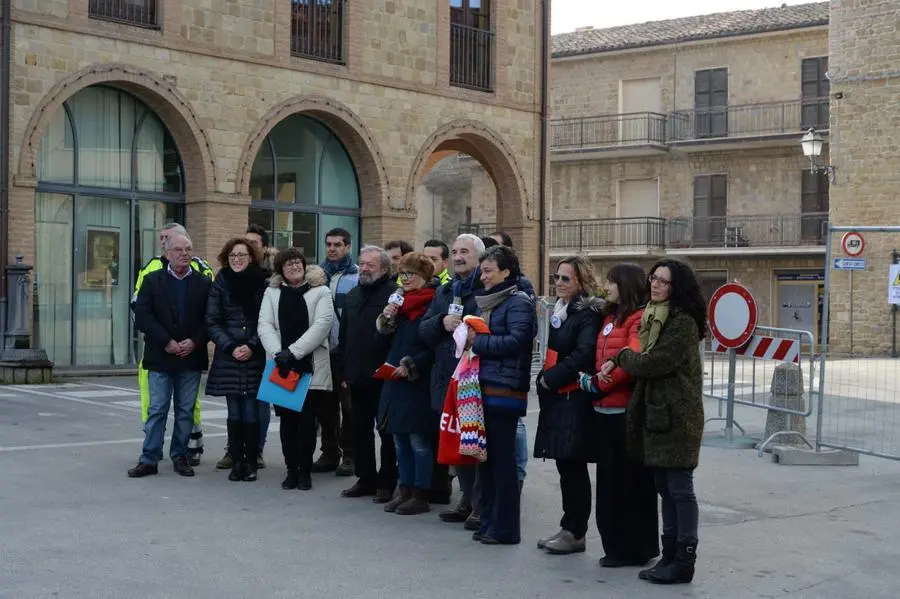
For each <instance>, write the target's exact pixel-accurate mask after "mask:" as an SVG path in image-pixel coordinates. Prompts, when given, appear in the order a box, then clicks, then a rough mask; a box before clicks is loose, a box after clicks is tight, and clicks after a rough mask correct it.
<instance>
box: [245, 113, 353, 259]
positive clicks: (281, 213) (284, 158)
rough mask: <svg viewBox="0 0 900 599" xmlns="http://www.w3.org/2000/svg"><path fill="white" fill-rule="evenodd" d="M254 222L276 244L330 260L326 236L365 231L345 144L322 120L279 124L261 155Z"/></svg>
mask: <svg viewBox="0 0 900 599" xmlns="http://www.w3.org/2000/svg"><path fill="white" fill-rule="evenodd" d="M250 198H251V205H250V222H251V223H253V224H258V225H262V227H263V228H265V229H266V230H267V231H268V232H269V234H270V236H271V238H272V245H273V246H275V247H277V248H279V249H284V248H287V247H297V248H300V249H301V250H302V251H303V253H304V255H305V256H306V258H307V259H308V260H309V261H310V262H321V261H322V260H324V256H325V253H324V242H325V240H324V235H325V233H326V232H327V231H329V230H330V229H333V228H335V227H341V228H343V229H347V230H348V231H350V233H351V234H352V235H353V243H354V246H355V247H359V245H358V232H359V215H360V209H359V204H360V199H359V183H358V181H357V177H356V170H355V169H354V167H353V163H352V162H351V160H350V156H349V154H347V150H346V149H344V146H343V144H342V143H341V141H340V140H339V139H338V138H337V137H336V136H335V135H334V133H332V132H331V130H330V129H328V128H327V127H325V126H324V125H323V124H322V123H320V122H319V121H317V120H315V119H312V118H309V117H306V116H302V115H294V116H290V117H288V118H286V119H285V120H283V121H282V122H280V123H278V125H276V126H275V128H274V129H272V131H271V133H269V135H268V136H267V137H266V139H265V141H264V142H263V144H262V147H261V148H260V150H259V153H258V154H257V155H256V160H255V161H254V163H253V171H252V173H251V175H250Z"/></svg>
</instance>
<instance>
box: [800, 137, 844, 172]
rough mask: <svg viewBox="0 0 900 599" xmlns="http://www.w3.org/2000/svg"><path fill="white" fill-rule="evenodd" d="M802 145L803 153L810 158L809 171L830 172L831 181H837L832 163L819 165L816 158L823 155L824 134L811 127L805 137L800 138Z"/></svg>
mask: <svg viewBox="0 0 900 599" xmlns="http://www.w3.org/2000/svg"><path fill="white" fill-rule="evenodd" d="M800 147H801V148H802V149H803V155H804V156H806V157H807V158H809V172H811V173H828V176H829V177H830V179H831V183H832V184H834V183H837V181H836V180H835V174H834V171H835V169H834V167H833V166H831V165H830V164H826V165H821V166H820V165H817V164H816V159H817V158H819V156H821V155H822V148H824V147H825V142H824V140H823V139H822V135H821V134H819V133H817V132H816V130H815V129H813V128H812V127H810V128H809V129H807V131H806V133H805V134H804V135H803V137H801V138H800Z"/></svg>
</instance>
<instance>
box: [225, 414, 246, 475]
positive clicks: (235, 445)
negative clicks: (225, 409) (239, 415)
mask: <svg viewBox="0 0 900 599" xmlns="http://www.w3.org/2000/svg"><path fill="white" fill-rule="evenodd" d="M227 425H228V446H229V448H230V449H229V451H230V453H231V459H232V463H231V472H230V473H228V480H230V481H232V482H237V481H239V480H241V479H242V478H244V454H243V447H244V430H243V427H242V425H243V423H242V422H241V421H240V420H228V421H227Z"/></svg>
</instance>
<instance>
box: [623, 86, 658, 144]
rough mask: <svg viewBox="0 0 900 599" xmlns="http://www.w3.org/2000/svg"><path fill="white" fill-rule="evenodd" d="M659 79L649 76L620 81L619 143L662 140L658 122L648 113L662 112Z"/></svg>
mask: <svg viewBox="0 0 900 599" xmlns="http://www.w3.org/2000/svg"><path fill="white" fill-rule="evenodd" d="M661 89H662V82H661V80H660V79H659V78H658V77H654V78H652V79H631V80H629V81H622V87H621V96H620V98H619V104H620V106H619V112H620V113H621V114H622V115H623V116H622V117H621V120H620V121H619V123H620V125H619V141H620V142H621V143H648V142H649V141H650V140H651V139H653V140H657V141H662V139H661V136H660V135H659V133H661V131H657V130H656V128H660V127H662V124H661V122H659V121H657V120H655V119H653V118H652V115H649V114H647V113H649V112H652V113H655V114H659V113H661V112H662V91H661Z"/></svg>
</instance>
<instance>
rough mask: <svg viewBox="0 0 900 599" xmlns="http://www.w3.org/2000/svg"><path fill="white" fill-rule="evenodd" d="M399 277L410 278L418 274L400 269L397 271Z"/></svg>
mask: <svg viewBox="0 0 900 599" xmlns="http://www.w3.org/2000/svg"><path fill="white" fill-rule="evenodd" d="M398 274H399V276H400V278H401V279H412V278H413V277H417V276H419V273H417V272H409V271H408V270H402V271H400V272H399V273H398Z"/></svg>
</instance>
